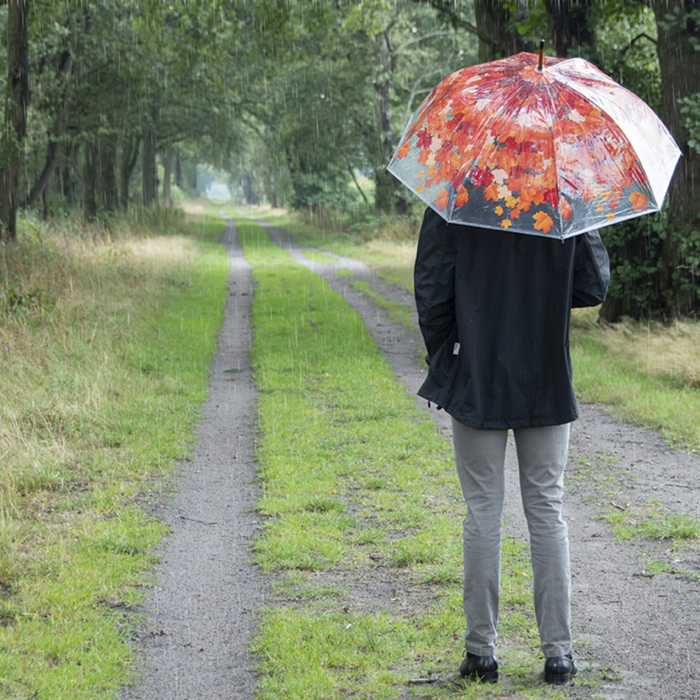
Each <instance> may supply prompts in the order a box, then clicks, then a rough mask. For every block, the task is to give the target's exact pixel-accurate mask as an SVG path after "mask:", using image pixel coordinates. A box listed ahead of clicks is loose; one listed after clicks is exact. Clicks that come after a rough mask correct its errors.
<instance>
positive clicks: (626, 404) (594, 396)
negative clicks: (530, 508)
mask: <svg viewBox="0 0 700 700" xmlns="http://www.w3.org/2000/svg"><path fill="white" fill-rule="evenodd" d="M605 332H606V331H605V330H604V329H599V328H593V329H591V328H590V327H587V326H584V327H576V326H574V328H572V333H571V358H572V364H573V367H574V385H575V388H576V393H577V395H578V396H579V397H580V399H581V400H582V401H588V402H600V403H604V404H606V407H607V410H608V411H610V413H612V414H613V415H614V416H615V417H616V418H618V419H619V420H626V421H631V422H634V423H638V424H641V425H645V426H648V427H650V428H653V429H654V430H659V431H660V432H661V433H662V434H663V435H664V437H666V439H668V440H669V441H670V442H672V443H677V444H680V445H682V446H686V447H689V448H690V449H693V450H700V391H699V390H698V388H697V387H696V386H693V385H692V384H691V383H689V382H688V381H685V380H684V379H682V378H679V377H671V376H654V375H651V374H648V373H646V372H644V371H643V370H641V369H638V368H637V366H636V365H635V364H632V363H631V362H630V361H629V358H626V357H624V356H622V355H620V354H618V353H615V352H611V351H610V350H609V349H607V348H606V347H605V344H604V343H605V339H604V334H605Z"/></svg>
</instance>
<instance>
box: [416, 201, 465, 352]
mask: <svg viewBox="0 0 700 700" xmlns="http://www.w3.org/2000/svg"><path fill="white" fill-rule="evenodd" d="M454 229H455V227H454V226H452V225H451V224H448V223H447V222H446V221H445V220H444V219H443V218H442V217H441V216H440V215H439V214H437V213H436V212H434V211H433V210H432V209H430V208H429V209H427V210H426V212H425V216H424V217H423V225H422V227H421V232H420V237H419V239H418V250H417V252H416V265H415V270H414V276H413V279H414V287H415V295H416V308H417V310H418V323H419V325H420V329H421V333H422V334H423V340H424V341H425V347H426V349H427V351H428V357H427V358H426V360H427V362H428V363H430V358H431V357H432V356H434V355H435V352H436V351H437V350H438V349H439V348H440V346H441V345H442V344H443V343H444V342H445V340H446V339H447V336H448V335H449V334H450V331H451V330H452V329H453V328H454V326H455V323H456V319H455V258H456V240H455V230H454Z"/></svg>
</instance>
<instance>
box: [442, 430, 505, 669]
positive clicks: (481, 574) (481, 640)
mask: <svg viewBox="0 0 700 700" xmlns="http://www.w3.org/2000/svg"><path fill="white" fill-rule="evenodd" d="M452 436H453V442H454V448H455V462H456V465H457V474H458V476H459V482H460V484H461V486H462V493H463V494H464V500H465V502H466V504H467V516H466V517H465V519H464V614H465V617H466V620H467V631H466V634H465V647H466V649H467V651H469V652H471V653H472V654H478V655H479V656H492V655H493V654H494V653H495V649H496V642H497V634H496V627H497V624H498V600H499V588H500V578H501V522H502V518H503V498H504V487H505V480H504V462H505V451H506V442H507V438H508V431H507V430H475V429H474V428H470V427H468V426H466V425H463V424H462V423H459V422H457V421H455V420H453V421H452Z"/></svg>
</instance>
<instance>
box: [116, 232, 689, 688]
mask: <svg viewBox="0 0 700 700" xmlns="http://www.w3.org/2000/svg"><path fill="white" fill-rule="evenodd" d="M259 223H263V224H265V222H259ZM268 230H269V232H270V235H271V238H272V240H273V241H274V242H275V243H277V244H278V245H280V246H281V247H282V248H283V249H285V250H287V251H288V252H290V253H291V254H292V256H293V257H294V258H295V259H297V260H298V261H299V262H300V263H302V264H304V265H306V266H307V267H308V268H309V269H311V270H313V271H314V272H316V273H317V274H319V275H321V276H322V277H323V278H324V279H325V280H326V281H327V282H328V283H329V284H330V285H331V286H332V287H333V288H334V289H335V290H336V291H338V292H339V293H340V294H341V295H343V297H344V298H345V299H346V300H347V301H348V302H349V303H350V304H351V305H352V306H353V307H354V308H355V309H356V310H357V312H358V313H359V314H360V315H361V316H362V318H363V319H364V321H365V323H366V324H367V327H368V328H369V330H370V331H371V333H372V335H373V336H374V338H375V340H376V341H377V343H378V345H379V347H380V349H381V351H382V352H383V353H384V354H385V356H386V357H387V358H388V359H389V361H390V362H391V365H392V368H393V370H394V372H395V373H396V375H397V377H399V379H401V381H402V382H403V383H404V384H405V385H406V387H407V389H408V391H409V392H410V393H412V394H415V391H416V390H417V388H418V386H419V385H420V383H421V381H422V378H423V376H424V374H423V371H424V370H423V369H422V363H421V361H420V358H421V355H422V353H423V346H422V341H421V339H420V336H419V334H418V331H417V330H416V329H412V330H411V329H406V328H404V327H402V326H400V325H398V324H396V323H394V322H392V321H390V320H389V319H388V318H387V316H386V314H385V313H384V312H383V311H381V310H379V309H378V308H377V307H376V305H375V304H374V303H373V302H372V301H371V300H370V299H369V298H368V297H367V296H366V295H365V294H363V293H361V292H359V291H358V290H356V289H354V288H353V287H352V286H351V285H350V282H351V281H352V280H362V281H367V282H369V283H370V284H371V285H372V288H373V289H375V290H376V291H378V292H379V293H380V294H381V295H382V296H383V297H384V298H386V299H388V300H390V301H398V302H400V303H402V304H405V305H406V306H408V307H409V308H412V307H413V299H412V297H411V296H410V295H409V294H407V293H406V292H405V291H403V290H401V289H398V288H396V287H393V286H391V285H387V284H386V283H384V282H382V281H381V280H380V279H379V278H377V276H376V275H375V274H374V273H373V272H372V271H371V270H369V269H368V268H366V267H365V266H364V265H362V264H361V263H358V262H357V261H354V260H350V259H345V258H337V262H335V263H332V264H319V263H316V262H311V261H310V260H309V259H308V258H307V257H306V256H305V255H304V253H303V249H302V248H300V247H298V246H296V245H294V244H293V243H292V242H291V240H290V237H289V235H288V234H287V232H286V231H285V230H284V229H281V228H277V227H268ZM234 232H235V229H234V228H233V227H232V226H229V228H228V230H227V240H228V243H227V245H228V248H229V253H230V255H231V260H232V272H231V290H232V291H231V295H232V296H230V297H229V305H228V306H227V313H226V321H225V323H224V327H223V329H222V336H221V341H220V345H219V350H218V352H217V356H216V359H215V361H214V363H213V365H212V395H211V398H210V400H209V401H208V403H207V405H206V406H205V417H204V421H203V423H202V427H201V429H200V432H199V448H198V450H197V454H196V457H195V458H194V460H193V461H192V462H189V463H186V464H185V465H183V468H182V472H183V473H182V477H181V481H180V483H179V487H180V489H181V494H179V495H178V496H177V497H176V498H175V500H174V501H173V502H172V503H169V504H168V510H167V513H168V515H167V516H166V520H167V522H168V523H169V524H170V526H171V527H172V529H173V536H172V537H171V538H170V539H169V541H168V543H166V547H165V549H164V562H163V566H162V567H161V569H160V571H159V572H158V576H159V584H158V585H157V587H156V588H155V590H154V596H153V599H152V601H151V603H150V604H149V607H148V612H149V622H148V626H147V628H146V630H145V631H144V632H143V633H142V634H141V635H140V636H139V638H138V640H137V643H138V645H139V646H140V648H141V649H143V651H144V654H145V682H144V684H143V685H142V686H141V687H139V688H138V689H131V690H129V691H125V693H124V694H123V698H124V700H146V699H148V700H151V699H155V698H159V699H161V700H164V699H165V698H167V699H168V700H185V699H190V700H194V698H212V699H213V698H217V699H218V700H224V699H228V698H249V699H251V700H252V698H253V697H254V679H253V676H252V671H251V661H250V659H249V658H248V652H247V649H248V644H249V641H250V634H251V630H252V611H253V610H254V609H255V608H256V607H258V606H260V605H262V604H264V601H265V582H264V580H263V579H262V578H261V577H260V576H258V575H257V573H256V572H255V570H254V569H253V568H252V567H251V566H250V564H249V563H248V562H247V558H246V549H247V544H248V540H249V538H250V536H251V535H252V534H253V533H254V531H255V527H256V523H255V519H254V517H253V516H252V515H251V514H250V509H251V508H252V506H253V503H254V500H255V493H254V490H253V488H252V486H251V483H252V479H253V462H254V447H255V445H254V430H255V427H254V423H253V418H254V403H255V398H254V389H253V386H252V383H251V381H250V376H249V374H248V372H247V368H248V360H247V351H248V339H249V333H250V326H249V322H248V317H247V309H248V304H249V301H250V296H249V295H250V277H249V273H248V271H247V269H246V267H245V265H244V264H243V263H242V258H241V257H240V253H239V250H238V249H237V247H236V246H235V244H233V243H232V242H231V241H232V237H234V236H235V233H234ZM323 252H326V251H323ZM333 257H337V256H333ZM338 268H343V269H346V270H350V271H352V273H353V275H352V277H351V278H350V277H347V276H339V275H337V274H336V271H337V269H338ZM226 369H235V370H236V372H234V373H226ZM239 369H241V370H243V371H240V372H239V371H238V370H239ZM417 401H418V405H419V406H420V408H421V409H422V410H426V411H428V410H429V409H428V407H427V404H426V402H424V401H421V400H417ZM580 408H581V418H580V419H579V421H577V422H576V423H575V424H574V426H573V430H572V456H571V460H570V466H569V470H568V494H567V500H566V514H567V518H568V521H569V526H570V533H571V544H572V570H573V599H574V608H573V620H574V635H575V640H576V654H577V658H578V659H579V660H580V662H581V664H580V665H581V666H584V667H585V666H586V665H588V666H590V667H593V668H594V669H597V672H596V675H597V676H598V677H601V678H602V679H603V680H602V681H601V685H600V687H598V688H596V689H593V690H592V689H591V688H589V687H584V686H581V685H579V686H572V687H570V688H568V689H567V691H566V694H567V697H570V698H593V697H597V698H606V700H652V699H653V700H656V699H658V698H666V699H667V700H700V666H699V665H698V664H697V662H696V659H697V658H698V657H699V653H698V652H700V584H699V583H698V581H697V580H696V577H695V576H693V575H689V574H688V572H691V573H695V572H697V573H700V556H699V555H698V553H697V552H695V553H692V554H688V553H685V554H683V553H674V552H668V551H664V545H663V544H661V545H659V544H658V543H654V542H651V541H650V542H642V543H638V542H627V543H615V542H614V541H613V538H612V535H611V533H610V530H609V528H608V527H607V526H606V525H605V524H604V523H603V522H601V521H600V520H596V519H595V516H596V515H597V514H599V513H601V512H603V511H604V510H607V509H610V508H613V509H614V508H616V507H618V508H628V509H631V510H632V509H635V508H636V507H639V506H642V505H643V504H645V503H646V502H647V501H648V499H649V498H656V499H658V501H659V503H661V504H663V508H664V509H665V510H666V511H668V512H670V513H679V514H686V513H687V514H690V515H692V516H693V517H695V518H700V498H699V494H700V460H698V459H697V457H694V456H691V455H685V454H681V453H678V452H674V451H671V450H669V449H667V448H666V446H665V445H664V443H663V442H662V441H661V440H660V439H659V437H658V436H657V435H656V434H655V433H653V432H651V431H645V430H642V429H639V428H637V427H635V426H630V425H627V424H620V423H617V422H616V421H614V420H613V419H611V418H610V417H609V416H608V415H607V414H606V413H605V412H604V411H602V410H601V409H600V408H599V407H596V406H587V405H581V406H580ZM429 412H430V415H431V416H432V417H433V418H434V419H435V420H436V422H437V423H438V425H439V426H440V428H441V430H442V431H443V432H445V434H449V432H450V426H449V420H448V416H446V415H445V414H444V412H442V411H439V412H438V411H436V410H434V409H432V410H429ZM232 455H235V458H234V459H232ZM507 473H508V484H507V503H506V525H507V529H508V531H509V533H510V534H512V535H516V536H519V537H524V538H525V537H526V532H527V530H526V526H525V522H524V518H523V515H522V507H521V505H520V498H519V494H518V486H517V481H516V467H515V462H514V450H513V449H512V445H511V446H510V447H509V451H508V463H507ZM612 504H615V505H612ZM206 523H212V524H206ZM193 553H196V554H193ZM645 557H646V558H645ZM653 559H656V560H659V559H664V560H665V561H667V562H669V568H670V572H667V573H662V574H658V575H655V576H651V575H649V574H648V572H647V569H648V563H647V562H648V560H653ZM675 559H682V560H683V561H674V560H675ZM674 567H677V569H678V571H675V570H674ZM681 571H682V573H681ZM605 669H609V672H607V673H606V672H605Z"/></svg>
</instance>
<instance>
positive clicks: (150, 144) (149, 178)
mask: <svg viewBox="0 0 700 700" xmlns="http://www.w3.org/2000/svg"><path fill="white" fill-rule="evenodd" d="M142 161H143V206H144V207H152V206H154V205H155V204H157V203H158V170H157V167H156V134H155V132H154V131H153V130H152V129H149V130H147V131H145V132H144V134H143V154H142Z"/></svg>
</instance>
